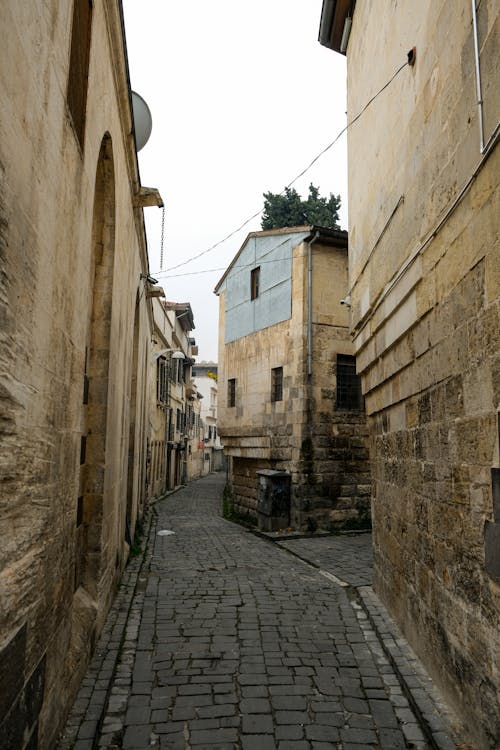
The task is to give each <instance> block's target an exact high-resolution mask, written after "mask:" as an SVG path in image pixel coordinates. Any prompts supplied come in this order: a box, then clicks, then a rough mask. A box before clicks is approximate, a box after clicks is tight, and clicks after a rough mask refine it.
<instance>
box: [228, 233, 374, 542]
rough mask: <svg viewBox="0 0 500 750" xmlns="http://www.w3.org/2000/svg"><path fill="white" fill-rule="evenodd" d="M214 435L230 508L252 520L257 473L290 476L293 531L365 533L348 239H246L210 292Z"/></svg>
mask: <svg viewBox="0 0 500 750" xmlns="http://www.w3.org/2000/svg"><path fill="white" fill-rule="evenodd" d="M215 291H216V293H217V294H218V295H219V297H220V317H219V321H220V323H219V325H220V330H219V378H218V387H219V406H218V423H219V433H220V435H221V440H222V443H223V445H224V452H225V454H226V456H227V457H228V458H229V477H230V482H231V485H232V493H233V501H234V505H235V509H236V510H237V511H239V512H244V513H250V514H252V515H255V514H256V513H257V481H258V476H257V473H256V472H257V471H259V470H262V469H271V470H282V471H286V472H288V473H289V474H290V476H291V509H290V511H291V512H290V519H289V522H290V524H291V525H292V526H294V527H295V528H316V527H317V526H321V527H323V528H330V527H338V526H345V525H355V526H365V525H366V524H367V523H369V516H370V473H369V457H368V445H367V431H366V419H365V414H364V409H363V401H362V398H361V391H360V384H359V380H358V379H357V377H356V373H355V370H354V358H353V347H352V343H351V341H350V338H349V315H348V311H347V310H346V308H345V307H343V306H342V305H341V304H340V301H341V299H342V298H343V297H344V296H345V294H346V291H347V232H343V231H341V230H328V229H321V228H316V227H308V226H306V227H294V228H290V229H278V230H270V231H265V232H253V233H251V234H250V235H249V236H248V237H247V239H246V241H245V242H244V244H243V246H242V248H241V249H240V251H239V252H238V254H237V255H236V257H235V259H234V260H233V262H232V263H231V265H230V266H229V268H228V270H227V271H226V272H225V274H224V276H223V277H222V279H221V281H220V282H219V284H218V285H217V287H216V289H215Z"/></svg>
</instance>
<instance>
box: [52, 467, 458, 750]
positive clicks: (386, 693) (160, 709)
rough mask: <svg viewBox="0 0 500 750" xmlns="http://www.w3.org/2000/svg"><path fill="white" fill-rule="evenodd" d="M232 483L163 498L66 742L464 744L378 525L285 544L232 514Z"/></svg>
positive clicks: (210, 483)
mask: <svg viewBox="0 0 500 750" xmlns="http://www.w3.org/2000/svg"><path fill="white" fill-rule="evenodd" d="M224 481H225V478H224V476H223V475H222V474H212V475H210V476H209V477H206V478H204V479H202V480H199V481H197V482H193V483H191V484H190V485H189V486H187V487H184V488H182V489H181V490H180V491H178V492H176V493H174V494H172V495H170V496H169V497H168V498H166V499H164V500H162V501H161V502H159V503H157V505H156V506H155V507H154V509H153V511H152V512H151V514H150V517H149V523H150V528H149V535H148V536H147V545H146V551H145V554H144V555H143V556H140V557H136V558H134V559H133V560H132V561H131V563H130V564H129V566H128V568H127V571H126V574H125V577H124V581H123V584H122V586H121V587H120V590H119V592H118V595H117V597H116V600H115V603H114V605H113V608H112V610H111V613H110V616H109V618H108V621H107V624H106V628H105V630H104V632H103V635H102V637H101V640H100V642H99V644H98V647H97V649H96V653H95V656H94V658H93V660H92V663H91V666H90V669H89V671H88V673H87V676H86V678H85V679H84V681H83V684H82V687H81V690H80V693H79V695H78V698H77V700H76V702H75V705H74V708H73V712H72V714H71V716H70V718H69V721H68V724H67V727H66V731H65V734H64V736H63V738H62V740H61V743H60V750H69V748H74V750H93V749H94V748H109V749H112V748H114V749H118V748H121V749H123V750H145V749H146V748H148V749H149V750H151V748H158V749H161V750H163V749H166V748H242V750H252V749H255V750H267V749H268V748H269V749H271V748H279V750H287V749H290V750H292V749H294V750H302V748H304V749H306V748H307V749H308V750H309V749H313V748H317V749H318V750H319V748H324V750H326V749H327V748H335V750H361V748H382V749H383V750H399V749H401V750H402V749H403V748H416V749H417V750H424V749H425V748H438V749H439V750H448V749H451V748H456V744H455V742H454V741H453V740H452V738H451V734H450V730H449V728H448V727H449V724H448V719H449V717H448V718H446V717H445V715H444V706H443V704H442V703H440V702H439V699H438V697H437V695H436V693H435V690H434V688H433V686H432V684H431V683H430V681H429V680H428V678H427V677H426V675H425V673H424V672H423V671H422V669H421V667H420V665H419V663H418V662H417V661H416V659H415V658H414V657H413V655H412V653H411V651H410V650H409V648H408V647H407V645H406V643H405V641H404V640H403V639H402V638H401V637H400V636H399V635H398V634H397V632H396V631H395V628H394V624H393V623H392V621H391V620H390V618H388V616H387V614H386V613H385V610H384V609H383V608H382V607H381V606H380V604H379V603H378V600H377V599H376V597H375V596H374V595H373V592H372V590H371V588H370V586H369V585H366V584H367V583H368V581H369V561H370V553H369V547H370V539H369V535H366V536H357V537H355V541H354V542H353V543H351V544H349V537H348V536H347V537H334V536H332V537H328V538H325V537H323V538H317V539H296V540H287V541H282V542H280V543H279V544H274V543H272V542H270V541H269V540H267V539H263V538H260V537H259V536H258V535H255V534H252V533H250V532H248V531H246V530H245V529H243V528H241V527H239V526H237V525H235V524H232V523H230V522H228V521H225V520H224V519H222V518H221V515H220V513H221V496H222V489H223V486H224ZM161 531H173V532H175V533H174V534H168V535H160V533H159V532H161ZM301 558H302V559H301ZM306 560H310V561H311V563H312V564H310V563H308V562H307V561H306ZM356 560H357V561H358V563H359V564H358V568H357V567H356V564H355V563H356ZM350 579H351V580H350Z"/></svg>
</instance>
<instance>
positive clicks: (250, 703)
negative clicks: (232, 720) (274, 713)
mask: <svg viewBox="0 0 500 750" xmlns="http://www.w3.org/2000/svg"><path fill="white" fill-rule="evenodd" d="M273 705H274V703H273ZM239 710H240V712H241V713H242V714H262V713H271V704H270V703H269V700H268V699H267V698H243V699H242V700H241V701H240V707H239Z"/></svg>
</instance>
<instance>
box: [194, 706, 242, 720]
mask: <svg viewBox="0 0 500 750" xmlns="http://www.w3.org/2000/svg"><path fill="white" fill-rule="evenodd" d="M197 711H198V716H199V717H200V719H201V718H206V719H211V718H214V719H215V718H220V717H222V716H232V715H233V714H234V711H235V707H234V705H232V704H230V703H225V704H222V705H220V706H203V707H201V708H198V709H197Z"/></svg>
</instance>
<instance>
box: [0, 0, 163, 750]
mask: <svg viewBox="0 0 500 750" xmlns="http://www.w3.org/2000/svg"><path fill="white" fill-rule="evenodd" d="M0 39H1V43H0V111H1V113H2V114H1V117H0V319H1V321H2V323H1V330H0V425H1V428H0V478H1V482H0V534H1V538H2V544H1V547H0V601H1V606H0V674H1V688H0V695H1V697H0V747H2V748H11V749H12V748H15V749H16V750H23V749H24V748H27V747H29V748H39V749H40V750H48V749H49V748H50V749H51V750H52V748H54V747H55V745H56V738H57V735H58V732H59V729H60V727H61V725H62V723H63V721H64V719H65V715H66V712H67V710H68V708H69V706H70V705H71V702H72V699H73V698H74V695H75V692H76V689H77V687H78V684H79V682H80V679H81V677H82V675H83V674H84V672H85V669H86V666H87V663H88V659H89V655H90V653H91V651H92V649H93V645H94V643H95V641H96V638H97V636H98V635H99V632H100V630H101V627H102V625H103V622H104V620H105V617H106V614H107V611H108V607H109V604H110V602H111V599H112V597H113V595H114V592H115V588H116V585H117V582H118V580H119V578H120V575H121V572H122V570H123V567H124V565H125V562H126V559H127V555H128V548H129V544H128V543H129V542H130V539H131V537H132V536H133V534H134V528H135V523H136V519H137V516H138V515H139V514H140V513H141V512H142V508H143V504H144V501H145V473H146V433H147V429H148V428H147V419H146V396H147V381H148V377H149V361H150V356H151V355H150V350H149V347H150V340H151V333H152V314H151V305H150V301H149V286H150V285H149V282H148V266H147V253H146V241H145V232H144V224H143V215H142V208H141V206H142V205H143V203H144V195H145V192H147V191H144V190H143V189H142V188H141V186H140V180H139V173H138V167H137V156H136V147H135V142H134V128H133V121H132V108H131V92H130V88H129V82H128V70H127V60H126V54H125V41H124V36H123V19H122V14H121V5H120V3H119V2H117V0H102V1H101V2H93V3H90V2H89V0H75V1H74V2H68V3H61V2H58V1H57V0H47V1H46V2H44V3H23V2H15V1H14V0H12V1H6V2H2V3H1V5H0ZM156 200H157V199H156Z"/></svg>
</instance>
